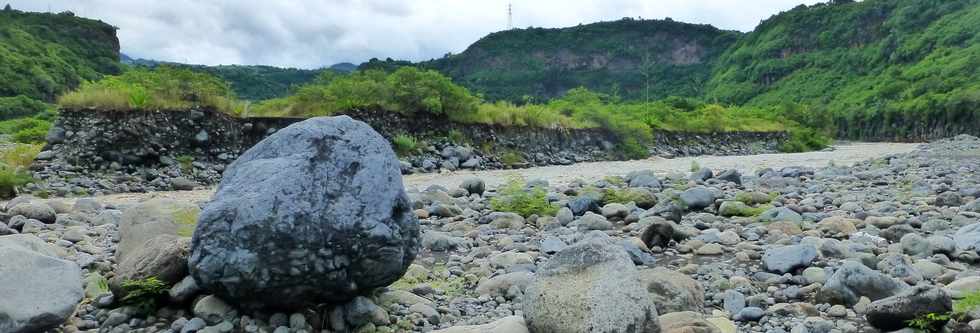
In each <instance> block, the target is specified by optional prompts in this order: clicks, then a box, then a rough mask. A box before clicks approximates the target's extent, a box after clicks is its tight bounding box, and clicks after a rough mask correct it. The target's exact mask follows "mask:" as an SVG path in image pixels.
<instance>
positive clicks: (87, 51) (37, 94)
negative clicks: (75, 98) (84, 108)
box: [0, 6, 121, 102]
mask: <svg viewBox="0 0 980 333" xmlns="http://www.w3.org/2000/svg"><path fill="white" fill-rule="evenodd" d="M120 71H121V67H120V64H119V39H118V38H116V28H115V27H113V26H111V25H109V24H106V23H103V22H101V21H96V20H90V19H85V18H80V17H76V16H75V15H74V14H72V13H71V12H64V13H60V14H51V13H29V12H21V11H18V10H13V9H10V7H9V6H8V7H6V8H5V9H3V10H0V97H10V96H18V95H24V96H26V97H29V98H32V99H36V100H43V101H49V102H50V101H53V100H54V98H55V97H56V96H57V95H59V94H61V93H62V92H65V91H68V90H70V89H73V88H75V87H77V86H78V85H79V84H80V83H81V82H83V81H85V80H97V79H99V78H101V77H102V75H105V74H118V73H119V72H120Z"/></svg>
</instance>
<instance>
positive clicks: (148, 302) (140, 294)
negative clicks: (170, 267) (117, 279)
mask: <svg viewBox="0 0 980 333" xmlns="http://www.w3.org/2000/svg"><path fill="white" fill-rule="evenodd" d="M122 287H123V290H125V291H126V297H123V298H122V303H123V304H126V305H130V306H133V307H136V309H137V310H139V311H140V312H142V313H143V314H152V313H154V312H155V311H156V309H157V307H158V305H159V301H160V299H161V298H163V297H164V296H165V295H167V291H168V290H169V289H170V287H168V286H167V284H165V283H163V281H160V280H159V279H157V278H156V277H152V276H151V277H149V278H146V279H142V280H129V281H125V282H123V285H122Z"/></svg>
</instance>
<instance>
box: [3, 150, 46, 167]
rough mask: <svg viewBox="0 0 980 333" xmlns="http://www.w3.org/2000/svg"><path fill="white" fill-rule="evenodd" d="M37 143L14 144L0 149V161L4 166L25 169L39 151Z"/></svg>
mask: <svg viewBox="0 0 980 333" xmlns="http://www.w3.org/2000/svg"><path fill="white" fill-rule="evenodd" d="M41 148H42V146H41V145H39V144H15V145H13V146H9V147H7V148H4V149H2V150H0V163H2V164H3V165H5V166H8V167H11V168H15V169H22V170H26V169H28V168H30V166H31V163H33V162H34V157H36V156H37V154H38V153H40V152H41Z"/></svg>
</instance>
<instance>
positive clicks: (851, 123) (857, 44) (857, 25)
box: [706, 0, 980, 139]
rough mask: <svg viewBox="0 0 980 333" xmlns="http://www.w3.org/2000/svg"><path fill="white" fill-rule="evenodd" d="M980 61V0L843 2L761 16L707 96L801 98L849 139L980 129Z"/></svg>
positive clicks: (756, 102) (760, 100)
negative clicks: (764, 17) (759, 22)
mask: <svg viewBox="0 0 980 333" xmlns="http://www.w3.org/2000/svg"><path fill="white" fill-rule="evenodd" d="M978 68H980V1H977V0H866V1H862V2H853V1H835V2H834V3H832V4H820V5H815V6H810V7H806V6H799V7H797V8H794V9H793V10H790V11H788V12H785V13H781V14H779V15H776V16H773V17H772V18H770V19H768V20H766V21H764V22H762V23H761V24H760V25H759V26H758V27H757V28H756V29H755V31H753V32H751V33H749V34H747V35H745V36H744V37H743V38H741V39H740V40H739V41H738V42H737V43H736V44H735V45H734V46H733V47H732V48H730V49H729V50H728V51H726V52H725V53H724V55H722V56H721V57H720V58H719V61H718V64H717V66H716V68H715V71H714V75H713V77H712V79H711V81H710V82H709V84H708V93H707V95H706V97H707V98H708V99H709V100H719V101H724V102H728V103H734V104H745V105H750V106H772V105H781V104H793V103H795V104H796V105H788V106H787V107H802V108H810V109H811V111H810V113H812V114H816V115H823V116H824V117H818V118H816V119H814V120H815V121H814V122H813V124H812V125H815V126H825V127H831V128H834V127H835V128H836V131H837V133H838V135H839V136H844V137H851V138H874V139H914V138H921V137H924V136H925V135H927V134H930V133H935V132H937V131H938V132H940V133H941V134H944V135H952V134H956V133H959V132H964V131H966V132H972V133H976V132H977V130H978V129H980V116H978V112H980V111H978V110H980V70H978ZM790 102H792V103H790Z"/></svg>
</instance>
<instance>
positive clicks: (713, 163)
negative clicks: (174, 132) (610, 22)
mask: <svg viewBox="0 0 980 333" xmlns="http://www.w3.org/2000/svg"><path fill="white" fill-rule="evenodd" d="M918 146H919V144H915V143H880V142H876V143H864V142H848V143H842V144H838V145H835V146H834V149H833V150H829V151H816V152H807V153H794V154H760V155H746V156H697V157H682V158H672V159H666V158H660V157H652V158H648V159H645V160H636V161H613V162H589V163H577V164H573V165H559V166H547V167H536V168H528V169H516V170H484V171H457V172H449V173H431V174H414V175H406V176H405V177H404V180H405V186H406V187H409V188H411V187H413V186H414V187H417V188H419V189H425V188H426V187H428V186H431V185H441V186H444V187H446V188H455V187H457V186H459V184H460V183H462V182H463V180H464V179H466V178H470V177H479V178H482V179H483V180H484V181H485V182H486V184H487V186H489V187H491V188H492V187H496V186H497V185H499V184H501V183H504V182H506V181H507V179H508V177H511V176H513V175H518V176H521V177H525V178H527V179H544V180H547V181H548V182H549V183H551V184H552V185H556V184H565V183H568V182H570V181H573V180H576V179H582V180H585V181H587V182H591V181H595V180H599V179H602V178H604V177H607V176H622V175H625V174H627V173H629V172H631V171H637V170H654V171H655V172H657V173H658V174H661V175H666V174H669V173H676V172H687V171H689V170H690V168H691V164H692V163H697V164H698V165H700V166H702V167H706V168H711V169H712V170H725V169H738V170H739V171H740V172H742V173H743V174H750V173H752V172H753V171H755V170H758V169H763V168H773V169H778V168H781V167H787V166H804V167H823V166H827V165H828V164H830V163H833V164H835V165H838V166H849V165H852V164H854V163H855V162H859V161H863V160H867V159H873V158H878V157H882V156H887V155H891V154H901V153H907V152H910V151H913V150H915V148H916V147H918ZM213 192H214V190H213V188H207V189H200V190H195V191H172V192H171V191H165V192H153V193H125V194H113V195H107V196H103V197H97V199H98V200H99V201H100V202H105V203H110V204H114V205H119V204H128V203H134V202H139V201H142V200H145V199H148V198H153V197H166V198H173V199H178V200H187V201H191V202H201V201H206V200H208V199H209V198H210V197H211V194H212V193H213ZM58 200H65V199H58Z"/></svg>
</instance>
